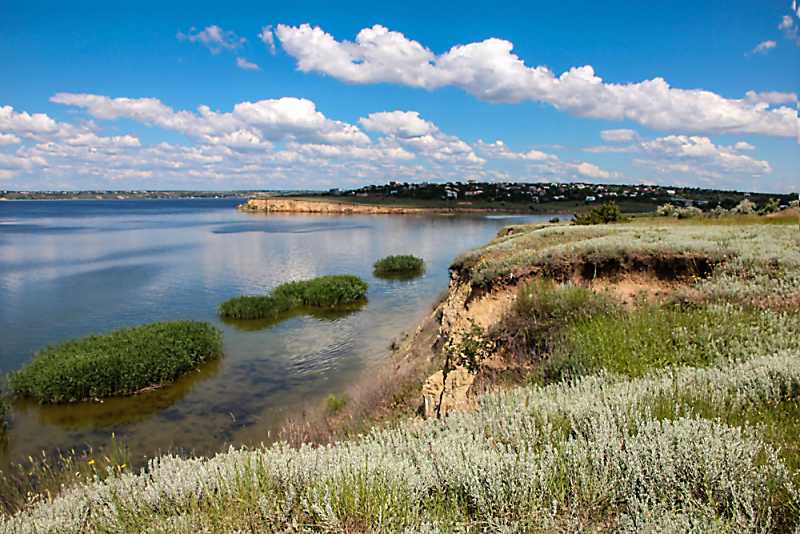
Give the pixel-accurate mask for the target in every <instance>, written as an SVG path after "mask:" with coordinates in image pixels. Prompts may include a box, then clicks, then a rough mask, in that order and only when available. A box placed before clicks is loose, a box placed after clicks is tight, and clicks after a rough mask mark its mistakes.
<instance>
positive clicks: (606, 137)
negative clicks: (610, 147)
mask: <svg viewBox="0 0 800 534" xmlns="http://www.w3.org/2000/svg"><path fill="white" fill-rule="evenodd" d="M637 137H638V136H637V134H636V132H635V131H633V130H630V129H627V128H620V129H617V130H603V131H601V132H600V138H601V139H602V140H603V141H605V142H607V143H623V142H626V141H633V140H634V139H636V138H637Z"/></svg>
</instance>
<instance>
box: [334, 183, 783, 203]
mask: <svg viewBox="0 0 800 534" xmlns="http://www.w3.org/2000/svg"><path fill="white" fill-rule="evenodd" d="M321 195H322V196H333V197H353V198H354V200H365V201H368V200H370V199H372V200H376V201H377V200H380V199H389V200H391V199H397V200H413V201H452V202H456V203H460V204H465V203H476V204H482V205H485V204H487V203H508V204H525V203H527V204H533V205H537V204H545V203H559V202H565V203H575V202H582V203H588V204H591V203H595V202H609V201H614V202H619V203H637V204H662V203H667V202H669V203H672V204H675V205H684V206H695V207H699V208H701V209H704V208H708V209H710V208H714V207H717V206H721V207H723V208H726V209H730V208H732V207H734V206H736V205H737V204H738V203H739V202H741V201H742V200H743V199H744V198H750V199H751V200H752V201H754V202H756V203H759V202H766V201H768V200H770V199H775V200H777V201H778V202H779V203H780V204H781V205H788V204H789V202H790V201H791V200H793V199H796V198H797V195H796V194H769V193H748V192H738V191H721V190H714V189H699V188H694V187H670V186H658V185H645V184H640V185H620V184H591V183H518V182H477V181H475V180H468V181H466V182H448V183H428V182H421V183H408V182H398V181H390V182H388V183H387V184H385V185H369V186H364V187H361V188H358V189H352V190H340V189H331V190H329V191H328V192H327V193H322V194H321Z"/></svg>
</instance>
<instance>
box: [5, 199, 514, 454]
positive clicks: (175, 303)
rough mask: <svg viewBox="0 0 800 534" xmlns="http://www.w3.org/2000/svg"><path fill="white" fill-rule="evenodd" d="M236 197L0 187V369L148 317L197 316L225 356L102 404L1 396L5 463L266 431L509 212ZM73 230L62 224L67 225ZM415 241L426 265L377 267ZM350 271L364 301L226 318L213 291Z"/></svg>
mask: <svg viewBox="0 0 800 534" xmlns="http://www.w3.org/2000/svg"><path fill="white" fill-rule="evenodd" d="M238 202H240V201H237V200H218V201H206V200H204V201H108V202H106V201H94V202H4V203H2V204H1V205H0V223H12V224H16V225H27V230H26V232H25V233H20V232H19V231H16V230H10V231H6V228H7V227H10V224H0V264H2V266H3V267H2V268H0V303H2V305H0V333H2V342H1V343H0V372H7V371H10V370H13V369H16V368H18V367H20V366H21V365H22V364H23V363H24V362H25V361H27V360H28V359H29V358H30V357H31V355H32V354H33V353H34V352H35V351H37V350H39V349H41V348H42V347H44V346H45V345H48V344H50V343H55V342H59V341H63V340H65V339H69V338H74V337H81V336H85V335H88V334H93V333H98V332H108V331H110V330H113V329H115V328H121V327H127V326H133V325H137V324H142V323H146V322H153V321H164V320H176V319H192V320H201V321H209V322H211V323H212V324H214V325H215V326H217V327H218V328H220V329H222V330H223V333H224V349H223V350H224V354H225V356H224V357H223V358H221V359H219V360H217V361H215V362H211V363H209V364H208V365H206V366H204V367H202V368H201V369H200V370H199V371H198V372H197V373H193V374H190V375H189V376H187V377H185V378H183V379H182V380H180V381H179V382H178V383H176V384H174V385H172V386H169V387H164V388H161V389H157V390H154V391H149V392H146V393H143V394H141V395H137V396H135V397H132V398H128V399H110V400H106V401H105V402H103V403H102V404H88V403H87V404H80V405H71V406H38V405H35V404H31V403H24V402H23V403H17V404H15V405H14V406H13V407H12V410H11V414H10V427H9V432H8V433H7V443H6V444H5V447H4V450H3V451H2V452H0V467H2V464H3V463H4V462H8V461H12V460H19V459H21V458H25V457H27V456H28V455H29V454H37V452H38V451H40V450H42V449H54V448H62V449H64V448H70V447H76V448H82V447H85V446H86V445H97V444H102V443H106V442H107V441H108V438H109V436H110V434H111V433H112V432H114V433H116V434H117V435H118V436H120V437H121V438H122V439H124V440H125V441H126V442H128V443H129V445H130V447H131V449H132V451H133V453H134V454H135V455H142V454H155V453H157V452H158V451H164V450H169V449H181V450H192V451H196V452H210V451H214V450H218V449H219V448H221V447H223V446H224V445H225V444H228V443H230V444H255V443H258V442H260V441H263V440H265V439H268V436H269V433H270V431H271V430H272V429H275V428H276V426H277V425H278V424H279V423H280V422H281V421H282V420H283V418H285V416H286V414H287V413H288V412H296V411H298V410H301V409H302V407H303V406H304V405H306V404H308V403H315V402H322V399H323V397H324V396H325V395H327V394H329V393H334V392H341V391H342V390H343V389H345V388H346V387H347V385H348V384H349V383H350V382H351V381H352V380H353V379H354V378H355V377H356V376H358V375H360V374H361V373H363V372H365V370H368V369H370V368H371V367H372V366H376V365H380V363H381V362H382V361H383V360H384V359H385V358H386V356H387V354H388V346H389V344H390V341H391V340H392V339H394V338H396V336H397V335H398V334H399V333H400V332H401V331H403V330H406V329H410V328H413V327H414V326H415V325H416V324H417V322H418V321H419V320H420V319H421V317H422V316H423V315H424V314H425V313H426V312H427V311H428V310H429V309H430V306H431V304H432V303H433V301H434V299H435V298H436V297H437V295H438V294H439V293H440V292H441V291H443V290H444V289H445V288H446V287H447V281H448V277H449V275H448V270H447V268H448V266H449V264H450V262H451V261H452V259H453V258H454V257H455V256H456V255H458V254H460V253H462V252H464V251H465V250H467V249H469V248H472V247H476V246H478V245H480V244H482V243H484V242H486V241H488V240H489V239H491V238H492V237H493V236H494V235H495V234H496V233H497V231H498V230H499V229H500V228H501V227H502V226H503V225H504V224H507V221H503V220H488V219H485V218H482V217H435V216H434V217H425V216H386V215H378V216H368V215H364V216H324V215H270V216H266V215H258V214H248V213H241V212H238V211H236V210H235V209H234V206H235V204H237V203H238ZM78 227H80V228H81V230H80V231H63V229H64V228H78ZM408 253H413V254H414V255H415V256H418V257H421V258H423V259H424V261H425V263H426V266H427V269H426V271H425V273H424V274H423V275H422V276H420V277H418V278H415V279H413V280H407V281H402V282H401V281H397V280H385V279H380V278H376V277H374V276H373V273H372V266H373V264H374V263H375V261H376V260H378V259H380V258H383V257H385V256H388V255H392V254H408ZM343 273H351V274H354V275H357V276H360V277H361V278H363V279H364V280H365V281H367V282H368V283H369V286H370V287H369V291H368V294H367V299H368V302H367V303H365V304H363V305H362V306H361V307H358V308H355V309H348V310H344V311H334V312H331V311H322V310H303V311H302V313H299V314H297V313H293V314H288V315H287V316H286V317H280V318H279V319H280V320H278V321H265V322H258V321H256V322H250V321H248V322H241V321H233V322H231V321H228V322H222V321H220V320H219V319H218V318H217V316H216V310H217V306H218V305H219V304H220V303H221V302H223V301H225V300H227V299H228V298H230V297H233V296H236V295H241V294H249V295H253V294H265V293H267V292H268V291H269V290H270V289H272V288H274V287H275V286H277V285H278V284H281V283H283V282H287V281H290V280H299V279H305V278H312V277H315V276H321V275H326V274H343Z"/></svg>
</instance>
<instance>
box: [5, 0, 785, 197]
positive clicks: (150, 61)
mask: <svg viewBox="0 0 800 534" xmlns="http://www.w3.org/2000/svg"><path fill="white" fill-rule="evenodd" d="M73 4H74V3H71V2H53V3H48V2H40V1H33V0H28V1H25V2H14V1H9V0H3V1H2V2H0V65H2V68H0V189H19V190H54V189H55V190H60V189H203V190H229V189H327V188H333V187H339V188H353V187H359V186H361V185H366V184H371V183H385V182H387V181H389V180H399V181H408V182H422V181H429V182H442V181H451V180H452V181H459V180H460V181H465V180H467V179H475V180H479V181H525V182H547V181H549V182H595V183H631V184H639V183H647V184H662V185H678V186H690V187H703V188H716V189H736V190H746V191H763V192H793V191H798V190H800V123H798V92H800V7H799V6H798V5H797V3H796V0H795V1H792V0H774V1H773V0H754V1H750V2H746V1H737V0H727V1H724V2H723V1H716V0H711V1H703V2H697V1H680V0H676V1H670V2H629V1H620V2H616V1H613V0H608V1H604V2H596V1H593V2H585V3H583V2H535V1H527V2H511V3H508V4H492V5H489V4H486V3H485V2H431V1H427V2H416V1H404V2H344V1H341V2H302V1H300V2H280V3H272V2H257V3H256V2H253V3H240V2H235V1H229V2H224V3H220V2H213V3H204V2H186V3H180V2H163V1H162V2H137V3H135V4H134V3H124V4H126V5H115V4H117V3H115V2H107V1H104V2H96V3H94V2H81V3H79V5H73ZM119 4H123V3H119Z"/></svg>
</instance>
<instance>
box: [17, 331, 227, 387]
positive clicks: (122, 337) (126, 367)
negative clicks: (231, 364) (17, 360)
mask: <svg viewBox="0 0 800 534" xmlns="http://www.w3.org/2000/svg"><path fill="white" fill-rule="evenodd" d="M221 354H222V333H221V332H220V331H219V330H217V329H216V328H214V327H213V326H211V325H209V324H207V323H201V322H195V321H174V322H163V323H153V324H148V325H143V326H138V327H135V328H123V329H121V330H116V331H114V332H111V333H110V334H106V335H99V336H97V335H96V336H88V337H84V338H81V339H77V340H72V341H67V342H64V343H60V344H57V345H51V346H49V347H47V348H45V349H43V350H41V351H40V352H38V353H37V354H36V355H35V356H34V358H33V360H32V361H31V362H30V363H29V364H28V365H27V366H25V367H24V368H22V369H20V370H19V371H16V372H14V373H11V374H10V375H9V379H8V383H9V388H10V390H11V391H12V393H13V394H14V395H16V396H19V397H32V398H34V399H36V400H38V401H39V402H42V403H62V402H77V401H82V400H90V399H99V398H102V397H111V396H117V395H130V394H133V393H136V392H137V391H140V390H142V389H144V388H148V387H156V386H161V385H164V384H169V383H171V382H174V381H175V380H176V379H177V378H178V377H180V376H181V375H183V374H185V373H187V372H189V371H191V370H192V369H195V368H196V367H198V366H199V365H201V364H202V363H204V362H206V361H208V360H211V359H213V358H217V357H219V356H220V355H221Z"/></svg>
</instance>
